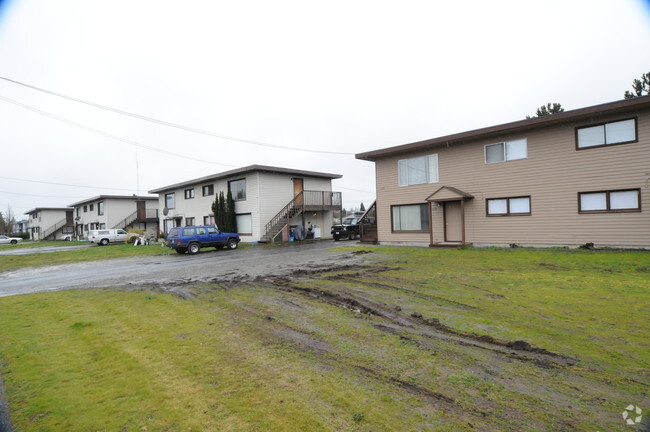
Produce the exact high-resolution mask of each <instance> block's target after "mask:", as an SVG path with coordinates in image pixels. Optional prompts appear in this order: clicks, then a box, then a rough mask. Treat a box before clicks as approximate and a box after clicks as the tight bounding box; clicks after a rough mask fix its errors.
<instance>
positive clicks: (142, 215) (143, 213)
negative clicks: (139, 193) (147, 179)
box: [136, 201, 147, 221]
mask: <svg viewBox="0 0 650 432" xmlns="http://www.w3.org/2000/svg"><path fill="white" fill-rule="evenodd" d="M136 206H137V207H136V210H137V212H138V215H137V216H138V220H141V221H143V220H145V219H146V218H147V203H146V202H145V201H136Z"/></svg>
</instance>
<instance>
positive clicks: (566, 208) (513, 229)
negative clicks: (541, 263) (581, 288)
mask: <svg viewBox="0 0 650 432" xmlns="http://www.w3.org/2000/svg"><path fill="white" fill-rule="evenodd" d="M628 117H629V116H628ZM598 121H602V120H598ZM583 125H585V124H584V123H578V124H572V125H564V126H556V127H554V128H552V129H547V130H540V131H536V132H531V133H529V134H527V135H508V136H503V137H500V139H491V140H489V141H474V142H469V143H465V144H461V145H455V146H452V147H451V148H446V147H443V148H437V149H434V150H431V151H425V152H417V153H409V154H405V155H401V156H399V157H394V158H386V159H381V160H378V161H377V162H376V165H377V166H376V172H377V206H378V228H379V240H380V241H383V242H415V241H417V242H423V243H427V244H428V242H429V235H428V233H427V234H417V233H416V234H411V233H409V234H406V233H404V234H401V233H391V220H390V206H391V205H395V204H413V203H421V202H424V201H425V199H426V198H427V197H428V196H429V195H431V194H432V193H433V192H435V191H436V190H438V189H439V188H440V187H442V186H451V187H455V188H457V189H460V190H462V191H463V192H467V193H469V194H471V195H473V196H474V199H472V200H469V201H466V203H465V204H466V205H465V217H466V220H465V223H466V231H465V232H466V241H468V242H474V243H532V244H583V243H586V242H594V243H596V244H601V245H629V246H648V245H650V217H649V213H650V189H649V182H650V115H649V114H648V113H644V114H643V115H639V120H638V124H637V126H638V138H639V142H637V143H630V144H623V145H616V146H609V147H602V148H594V149H586V150H580V151H577V150H576V149H575V126H583ZM519 138H527V140H528V158H527V159H522V160H517V161H509V162H500V163H494V164H486V163H485V162H484V146H485V145H486V144H492V143H496V142H500V141H503V140H513V139H519ZM434 153H437V154H438V158H439V172H440V181H439V182H438V183H434V184H427V185H417V186H407V187H399V186H398V178H397V175H398V173H397V161H398V160H399V159H403V158H406V157H409V158H410V157H416V156H422V155H427V154H434ZM637 188H638V189H640V190H641V200H642V201H641V208H642V210H643V212H637V213H607V214H578V192H589V191H600V190H616V189H637ZM517 196H530V197H531V211H532V215H531V216H503V217H486V214H485V200H486V199H488V198H507V197H517ZM442 213H443V211H442V207H441V206H438V205H436V204H435V203H434V206H433V211H432V221H433V227H434V241H435V242H440V241H443V240H444V231H443V222H442Z"/></svg>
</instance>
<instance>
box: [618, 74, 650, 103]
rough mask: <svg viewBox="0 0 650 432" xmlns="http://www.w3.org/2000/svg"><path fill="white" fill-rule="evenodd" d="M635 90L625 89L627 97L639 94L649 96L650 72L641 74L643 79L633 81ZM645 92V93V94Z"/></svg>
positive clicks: (630, 97)
mask: <svg viewBox="0 0 650 432" xmlns="http://www.w3.org/2000/svg"><path fill="white" fill-rule="evenodd" d="M632 88H633V89H634V92H630V91H629V90H626V91H625V94H624V95H623V96H624V97H625V99H632V98H635V97H639V96H648V95H649V94H650V72H648V73H645V74H641V79H640V80H638V79H635V80H634V81H632ZM644 93H645V94H644Z"/></svg>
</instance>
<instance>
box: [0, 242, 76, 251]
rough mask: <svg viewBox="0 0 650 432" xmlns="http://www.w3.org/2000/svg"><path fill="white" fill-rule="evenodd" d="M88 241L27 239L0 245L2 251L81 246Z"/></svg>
mask: <svg viewBox="0 0 650 432" xmlns="http://www.w3.org/2000/svg"><path fill="white" fill-rule="evenodd" d="M87 244H88V242H86V241H39V242H32V241H30V240H27V241H26V242H20V243H17V244H15V245H12V244H3V245H0V251H2V250H5V249H24V248H39V247H45V246H60V247H65V246H79V245H87Z"/></svg>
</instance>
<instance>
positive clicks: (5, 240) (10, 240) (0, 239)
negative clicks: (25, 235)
mask: <svg viewBox="0 0 650 432" xmlns="http://www.w3.org/2000/svg"><path fill="white" fill-rule="evenodd" d="M21 241H23V239H21V238H20V237H7V236H6V235H0V244H16V243H18V242H21Z"/></svg>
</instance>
